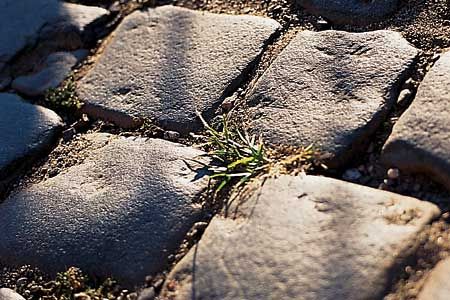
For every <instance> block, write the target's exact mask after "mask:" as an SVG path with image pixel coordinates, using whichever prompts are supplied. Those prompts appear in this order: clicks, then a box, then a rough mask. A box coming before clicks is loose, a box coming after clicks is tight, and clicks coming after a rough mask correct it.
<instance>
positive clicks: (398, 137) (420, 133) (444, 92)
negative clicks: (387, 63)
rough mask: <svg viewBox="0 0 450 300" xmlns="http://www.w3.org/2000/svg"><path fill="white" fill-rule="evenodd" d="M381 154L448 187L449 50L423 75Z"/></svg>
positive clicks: (449, 169)
mask: <svg viewBox="0 0 450 300" xmlns="http://www.w3.org/2000/svg"><path fill="white" fill-rule="evenodd" d="M382 158H383V160H384V162H385V163H386V164H388V165H391V166H396V167H398V168H400V169H402V170H404V171H409V172H418V173H426V174H429V175H430V176H432V177H434V178H435V179H436V180H437V181H439V182H441V183H442V184H443V185H444V186H446V187H447V188H448V189H450V52H447V53H445V54H443V55H442V57H441V58H440V59H439V60H438V61H437V62H436V64H435V65H434V67H433V68H432V69H431V70H430V71H429V72H428V74H427V75H426V76H425V79H424V80H423V82H422V83H421V85H420V86H419V89H418V91H417V95H416V98H415V99H414V101H413V103H412V104H411V106H410V107H409V108H408V109H407V110H406V112H405V113H404V114H403V115H402V116H401V117H400V119H399V121H398V122H397V123H396V124H395V126H394V129H393V131H392V134H391V136H390V137H389V139H388V141H387V142H386V144H385V145H384V148H383V153H382Z"/></svg>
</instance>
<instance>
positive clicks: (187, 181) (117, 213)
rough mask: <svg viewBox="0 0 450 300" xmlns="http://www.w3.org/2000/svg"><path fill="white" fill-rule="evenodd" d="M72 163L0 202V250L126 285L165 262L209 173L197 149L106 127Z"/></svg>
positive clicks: (197, 213)
mask: <svg viewBox="0 0 450 300" xmlns="http://www.w3.org/2000/svg"><path fill="white" fill-rule="evenodd" d="M86 138H87V139H88V140H90V141H91V142H92V143H93V144H95V145H98V146H95V147H94V146H93V149H94V150H92V151H90V152H89V153H90V154H89V156H88V157H87V158H86V159H85V160H84V161H83V162H82V163H81V164H79V165H76V166H73V167H70V168H69V169H67V170H65V171H63V172H62V173H60V174H59V175H57V176H55V177H53V178H50V179H47V180H45V181H43V182H40V183H36V184H32V185H29V186H27V187H24V188H23V189H21V190H19V191H16V192H15V193H13V194H11V195H10V196H9V197H8V198H7V199H6V200H5V201H4V203H2V204H0V236H1V239H0V257H1V260H2V262H3V263H5V264H11V265H23V264H31V265H34V266H37V267H39V268H40V269H42V270H43V271H45V272H48V273H50V274H54V273H56V272H59V271H63V270H65V269H66V268H67V267H68V266H76V267H79V268H80V269H82V270H83V271H85V272H86V273H88V274H90V275H93V276H100V277H103V278H104V277H109V276H112V277H114V278H115V279H117V280H119V281H120V283H121V284H124V285H125V286H129V287H131V286H134V285H140V284H141V283H143V281H144V278H145V276H146V275H155V274H156V273H158V272H161V271H163V270H164V269H165V268H166V267H167V263H168V256H169V255H170V254H173V253H174V252H175V251H176V250H177V249H178V247H179V246H180V244H181V242H182V241H183V239H184V237H185V235H186V233H187V232H188V231H189V229H190V228H191V226H192V225H193V224H194V223H195V222H196V221H198V220H199V219H200V217H201V214H202V210H201V205H200V204H196V203H199V202H196V200H199V198H200V193H201V192H203V190H204V189H205V188H206V187H207V184H208V179H207V176H204V175H205V171H204V169H203V167H201V166H198V163H196V162H194V161H193V160H196V161H202V162H204V163H208V161H207V160H206V159H204V158H201V157H199V156H200V155H202V154H204V153H203V152H201V151H199V150H195V149H193V148H189V147H185V146H182V145H179V144H175V143H172V142H168V141H164V140H157V139H149V140H147V139H131V138H129V139H126V138H120V137H116V136H111V135H107V134H93V135H88V136H87V137H86Z"/></svg>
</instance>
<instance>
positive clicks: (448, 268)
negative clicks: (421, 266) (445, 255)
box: [417, 259, 450, 300]
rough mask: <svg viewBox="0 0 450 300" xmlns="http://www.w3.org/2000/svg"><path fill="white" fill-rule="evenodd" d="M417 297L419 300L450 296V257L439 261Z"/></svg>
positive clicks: (441, 299)
mask: <svg viewBox="0 0 450 300" xmlns="http://www.w3.org/2000/svg"><path fill="white" fill-rule="evenodd" d="M428 276H429V277H428V278H427V281H426V282H425V285H424V287H423V289H422V291H421V292H420V294H419V296H418V297H417V299H418V300H448V299H449V296H450V259H445V260H443V261H441V262H439V263H438V265H437V266H436V267H435V268H434V269H433V271H432V272H431V274H430V275H428Z"/></svg>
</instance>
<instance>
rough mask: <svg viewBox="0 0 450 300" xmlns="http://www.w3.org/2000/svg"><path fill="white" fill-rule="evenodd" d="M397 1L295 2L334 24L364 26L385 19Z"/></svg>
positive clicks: (302, 0)
mask: <svg viewBox="0 0 450 300" xmlns="http://www.w3.org/2000/svg"><path fill="white" fill-rule="evenodd" d="M398 2H399V1H398V0H375V1H371V0H297V3H298V4H299V5H301V6H302V7H304V8H306V9H307V10H308V11H310V12H312V13H314V14H318V15H321V16H323V17H324V18H326V19H328V20H330V21H331V22H333V23H335V24H354V25H364V24H368V23H371V22H375V21H379V20H382V19H383V18H386V17H387V16H389V15H390V14H392V13H393V12H395V10H396V9H397V6H398Z"/></svg>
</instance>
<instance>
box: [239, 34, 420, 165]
mask: <svg viewBox="0 0 450 300" xmlns="http://www.w3.org/2000/svg"><path fill="white" fill-rule="evenodd" d="M417 54H418V51H417V50H416V49H415V48H413V47H412V46H411V45H410V44H409V43H408V42H407V41H406V40H405V39H403V38H402V36H401V35H400V34H399V33H396V32H391V31H374V32H366V33H348V32H342V31H323V32H310V31H303V32H300V33H299V34H298V35H297V36H296V37H295V38H294V39H293V40H292V41H291V43H290V44H289V45H288V46H287V47H286V49H285V50H284V51H283V52H282V53H281V54H280V55H279V56H278V57H277V58H276V60H275V61H274V62H273V64H272V65H271V66H270V67H269V69H268V70H267V71H266V72H265V73H264V74H263V75H262V77H261V78H260V79H259V80H258V82H257V83H256V85H255V87H254V88H253V90H252V91H251V92H250V95H249V97H248V104H249V106H250V118H251V120H252V121H251V124H250V127H251V131H253V132H255V133H259V134H263V137H264V138H265V141H266V142H268V143H269V144H288V145H292V146H308V145H310V144H313V145H314V146H315V147H317V148H319V149H320V150H321V151H323V152H328V153H330V154H332V157H331V158H330V160H329V162H328V164H329V166H330V167H341V166H343V165H345V164H346V163H347V162H348V161H349V160H351V159H353V157H354V156H355V155H357V154H359V153H360V152H361V151H363V150H364V148H365V147H367V146H368V144H369V143H368V142H367V141H368V139H369V138H370V136H371V135H372V134H373V133H374V132H375V130H376V129H377V128H378V126H379V125H380V124H381V123H382V122H383V120H384V118H385V117H386V115H387V113H388V112H389V110H390V109H391V108H392V105H393V104H394V103H395V102H396V99H397V96H398V93H399V86H400V84H401V83H402V81H403V80H404V79H405V75H406V74H407V72H408V71H409V70H410V69H411V67H413V65H414V61H415V58H416V56H417Z"/></svg>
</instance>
